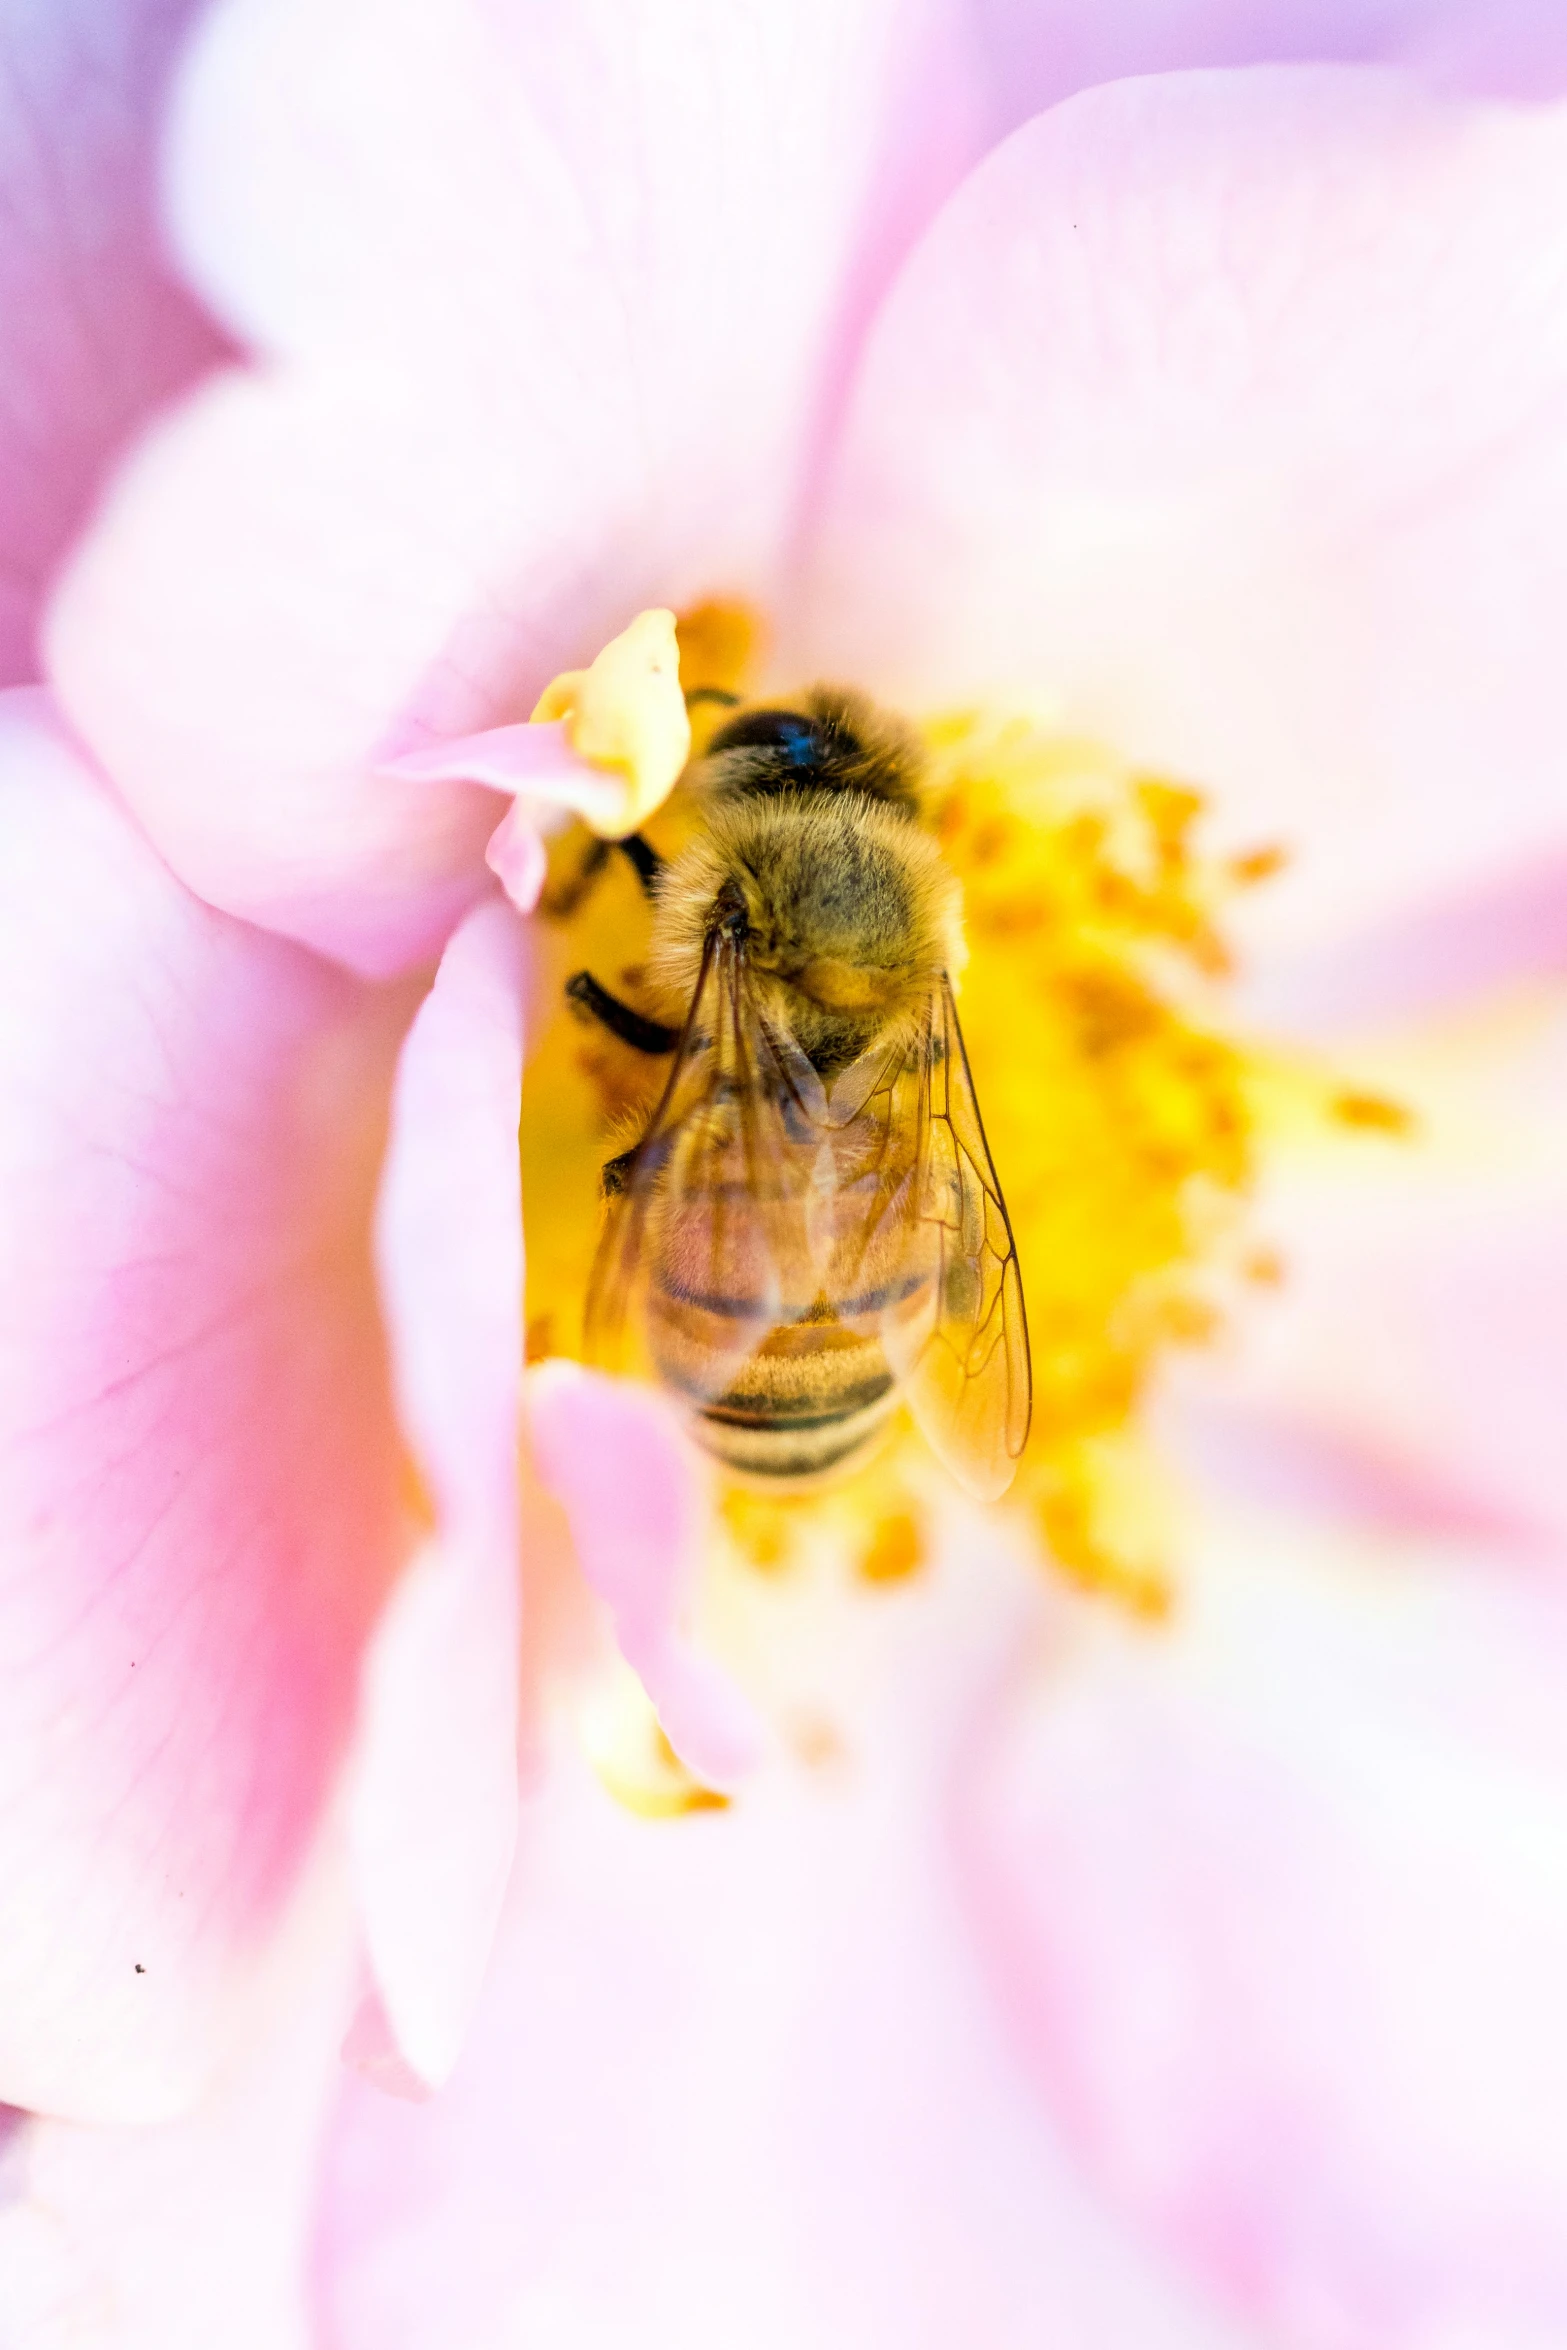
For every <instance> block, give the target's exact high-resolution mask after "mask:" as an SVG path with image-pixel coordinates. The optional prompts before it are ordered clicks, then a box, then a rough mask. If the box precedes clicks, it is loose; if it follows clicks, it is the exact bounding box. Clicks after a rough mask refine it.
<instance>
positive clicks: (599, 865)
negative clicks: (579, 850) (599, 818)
mask: <svg viewBox="0 0 1567 2350" xmlns="http://www.w3.org/2000/svg"><path fill="white" fill-rule="evenodd" d="M608 863H609V843H608V841H607V840H592V841H589V843H588V845H587V848H586V849H585V850H584V852H583V854H582V857H581V859H580V861H579V863H578V865H577V869H576V871H575V872H574V873H568V874H567V875H565V877H564V878H563V879H562V880H560V881H557V882H554V883H550V884H547V885H546V887H545V888H544V890H543V892H542V893H541V895H540V898H539V912H540V913H541V914H548V915H550V916H551V917H552V918H553V919H555V920H556V921H564V920H565V918H566V916H567V915H568V914H574V913H575V912H576V910H577V908H578V907H579V906H580V905H581V903H582V901H583V899H584V898H585V897H586V896H587V894H588V892H589V890H590V889H591V888H592V887H593V884H594V883H595V881H597V879H598V877H599V875H600V874H601V873H602V872H603V870H604V868H605V866H606V865H607V864H608Z"/></svg>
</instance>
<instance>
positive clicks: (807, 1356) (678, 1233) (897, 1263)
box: [567, 687, 1030, 1500]
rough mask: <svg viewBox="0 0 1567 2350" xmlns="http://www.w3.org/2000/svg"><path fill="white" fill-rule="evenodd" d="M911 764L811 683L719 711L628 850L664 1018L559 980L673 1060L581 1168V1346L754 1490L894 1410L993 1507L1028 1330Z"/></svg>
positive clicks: (1017, 1414) (882, 723)
mask: <svg viewBox="0 0 1567 2350" xmlns="http://www.w3.org/2000/svg"><path fill="white" fill-rule="evenodd" d="M714 698H717V697H714ZM723 698H724V699H726V700H727V699H730V697H723ZM922 766H923V754H922V752H921V749H920V746H919V744H918V742H917V740H916V738H915V737H914V736H913V735H912V734H911V733H910V732H909V731H908V730H907V729H905V728H904V727H903V726H902V725H901V723H900V722H899V721H897V720H896V719H894V718H892V717H890V716H889V715H888V714H886V713H885V712H883V711H881V710H879V709H877V708H875V707H874V706H873V705H871V704H870V703H868V702H866V701H865V700H863V699H862V698H861V697H860V696H858V695H855V694H851V693H847V692H843V691H840V690H837V689H834V688H828V687H820V688H817V689H815V690H813V691H812V692H810V693H808V694H806V695H804V696H802V697H801V699H800V701H799V703H798V705H797V706H795V707H792V708H788V709H784V708H771V707H768V708H756V707H753V708H742V709H739V710H738V711H737V713H736V715H734V716H733V717H731V718H729V719H728V720H727V721H726V722H725V723H723V724H722V725H720V727H719V728H718V731H717V732H716V733H715V734H714V735H713V736H712V737H711V739H710V741H709V742H708V744H707V747H706V750H705V752H704V753H703V754H702V756H701V757H700V759H699V760H698V761H696V762H695V763H694V764H693V766H692V767H691V768H690V769H689V770H688V772H687V782H688V785H689V787H690V790H691V793H692V795H693V798H694V805H695V807H696V810H697V813H698V829H697V831H696V833H695V836H694V838H693V839H692V840H691V841H690V843H689V845H688V846H687V847H686V848H685V849H684V850H683V851H682V852H681V853H680V854H679V855H678V856H676V857H674V858H673V859H671V860H669V861H668V862H665V861H663V860H661V859H659V858H658V857H657V856H656V855H655V854H654V852H653V851H652V849H651V848H650V847H649V846H648V844H647V843H646V842H644V841H642V840H640V839H634V840H632V841H628V842H624V843H622V844H621V845H622V847H623V848H624V849H625V851H626V853H627V854H628V855H629V856H630V858H631V860H632V862H633V864H634V865H635V866H636V868H637V870H638V872H639V874H640V876H641V878H642V881H643V885H644V888H645V889H646V890H647V893H648V895H649V896H650V898H651V900H652V905H653V928H652V943H651V949H650V952H649V956H648V960H647V964H646V976H647V981H648V986H649V991H650V993H651V995H652V996H653V998H654V999H656V1000H657V1002H658V1003H659V1004H660V1005H661V1006H662V1007H664V1008H665V1009H667V1010H668V1011H670V1012H671V1013H672V1014H673V1017H672V1019H670V1020H669V1021H667V1022H666V1021H664V1020H660V1019H655V1018H650V1017H648V1016H647V1015H646V1014H644V1013H642V1012H639V1011H637V1010H634V1009H633V1008H632V1007H630V1006H629V1005H626V1004H624V1003H622V1002H620V1001H618V1000H617V999H616V998H615V997H613V996H611V995H610V994H609V993H608V992H607V991H606V990H605V989H604V988H602V987H601V986H600V985H599V983H598V982H597V981H596V980H595V979H594V978H593V977H592V976H591V975H590V974H589V973H587V972H579V973H577V975H576V976H575V978H574V979H572V980H571V981H570V982H569V983H568V987H567V994H568V996H569V997H570V998H571V1000H572V1002H573V1003H574V1004H575V1005H576V1007H577V1008H578V1010H579V1012H580V1013H582V1014H583V1015H585V1016H589V1017H592V1018H594V1019H597V1020H599V1021H601V1022H602V1023H603V1024H604V1025H605V1026H606V1027H608V1028H610V1029H611V1030H613V1032H614V1033H615V1034H616V1035H618V1036H619V1037H621V1039H622V1040H623V1041H624V1042H625V1043H628V1044H630V1045H632V1046H634V1047H635V1048H636V1049H637V1050H638V1051H640V1052H643V1053H648V1054H668V1055H670V1056H671V1066H670V1070H669V1075H668V1080H667V1083H666V1084H665V1086H664V1089H663V1092H662V1094H661V1095H660V1097H659V1098H658V1100H657V1102H656V1105H655V1106H654V1108H653V1110H652V1112H651V1115H650V1116H649V1117H648V1118H647V1120H646V1123H645V1126H644V1127H643V1130H642V1131H641V1133H640V1135H639V1136H638V1137H637V1139H636V1140H635V1141H634V1142H633V1144H632V1145H631V1147H630V1148H629V1149H627V1150H624V1151H622V1152H621V1153H620V1154H619V1155H618V1156H617V1157H615V1158H613V1159H611V1160H610V1162H609V1163H608V1165H607V1166H606V1167H605V1169H604V1175H603V1187H604V1192H605V1197H606V1216H605V1223H604V1229H603V1233H602V1237H601V1239H600V1242H599V1247H598V1253H597V1257H596V1259H595V1262H594V1267H593V1272H592V1275H591V1278H590V1282H589V1289H588V1299H587V1313H586V1341H587V1353H588V1356H589V1359H590V1360H591V1361H594V1362H596V1363H598V1364H600V1365H601V1366H603V1367H605V1368H608V1369H614V1370H640V1371H642V1372H644V1373H649V1374H651V1376H653V1377H654V1378H655V1379H656V1380H657V1381H659V1382H660V1383H661V1384H662V1386H663V1387H665V1388H666V1389H667V1390H669V1391H670V1392H672V1393H673V1394H674V1395H675V1396H676V1397H677V1398H678V1399H679V1400H680V1402H681V1403H682V1404H683V1405H684V1406H685V1408H686V1409H687V1411H688V1413H689V1415H690V1424H691V1427H692V1431H693V1433H694V1434H695V1436H696V1437H697V1439H698V1440H699V1441H700V1442H701V1443H702V1444H703V1445H704V1446H705V1447H706V1448H707V1449H708V1450H709V1451H711V1452H713V1453H715V1454H716V1455H717V1456H718V1458H719V1459H720V1460H722V1461H723V1462H724V1463H726V1465H727V1466H728V1467H729V1468H730V1469H731V1470H734V1471H737V1472H739V1473H740V1474H742V1475H743V1476H745V1477H747V1478H748V1479H752V1480H765V1481H766V1482H768V1483H770V1484H775V1485H786V1486H787V1485H796V1486H797V1485H800V1484H804V1483H814V1482H817V1481H820V1480H822V1479H824V1478H825V1477H826V1476H827V1475H828V1474H829V1473H830V1472H832V1471H834V1470H836V1469H838V1468H840V1467H842V1466H845V1465H847V1464H850V1463H852V1462H853V1461H854V1460H855V1459H857V1458H858V1457H859V1456H860V1455H861V1454H863V1453H864V1451H865V1450H866V1448H867V1447H868V1446H869V1445H870V1444H871V1442H872V1440H873V1439H874V1438H875V1437H876V1435H877V1434H878V1432H879V1431H880V1430H881V1429H882V1428H883V1426H884V1425H885V1423H886V1422H887V1420H888V1419H889V1418H890V1416H891V1414H892V1413H893V1411H894V1409H895V1408H896V1406H897V1404H898V1402H899V1401H900V1399H901V1400H903V1401H905V1402H907V1404H908V1406H909V1408H910V1410H911V1411H912V1413H913V1416H914V1418H915V1421H916V1422H917V1424H918V1425H919V1427H920V1428H921V1430H922V1431H923V1433H924V1435H925V1437H926V1439H927V1440H928V1442H929V1443H930V1445H931V1447H932V1449H933V1450H934V1451H935V1452H936V1453H937V1455H938V1456H939V1457H940V1458H941V1459H942V1460H943V1461H944V1462H945V1463H946V1464H947V1465H948V1467H949V1468H950V1469H951V1470H952V1471H953V1472H954V1473H955V1474H956V1476H957V1477H958V1478H959V1479H960V1480H961V1482H962V1483H963V1484H964V1485H965V1486H967V1487H968V1489H969V1490H970V1491H971V1492H973V1493H975V1494H977V1495H979V1496H981V1497H982V1498H984V1499H987V1500H988V1499H994V1498H995V1497H996V1496H998V1495H999V1494H1001V1493H1003V1492H1004V1491H1005V1490H1006V1488H1007V1486H1008V1485H1009V1484H1010V1483H1011V1480H1012V1477H1013V1474H1014V1472H1015V1469H1016V1466H1017V1462H1018V1458H1019V1456H1020V1454H1021V1453H1022V1450H1023V1445H1024V1442H1025V1439H1026V1438H1027V1435H1028V1425H1029V1412H1030V1376H1029V1358H1028V1330H1027V1322H1026V1318H1025V1313H1024V1306H1023V1289H1022V1283H1021V1280H1020V1277H1019V1273H1018V1262H1017V1250H1016V1247H1015V1245H1014V1242H1013V1238H1012V1232H1011V1227H1010V1225H1009V1224H1008V1222H1007V1213H1006V1207H1005V1205H1004V1203H1003V1199H1002V1194H1001V1186H1000V1184H999V1182H998V1181H997V1179H996V1173H995V1169H994V1167H993V1166H992V1164H991V1159H990V1152H989V1149H988V1148H987V1145H986V1142H985V1130H984V1126H983V1123H982V1121H981V1119H980V1114H979V1105H978V1103H977V1102H976V1100H975V1098H974V1086H973V1080H972V1078H971V1076H970V1074H969V1065H968V1059H967V1055H966V1053H965V1051H964V1047H963V1037H962V1032H961V1030H960V1029H959V1026H958V1015H957V1007H956V1005H955V1003H954V1000H953V989H952V981H953V976H954V974H955V973H956V972H957V971H958V970H959V969H960V968H961V964H962V959H963V938H962V915H961V903H960V891H959V885H958V882H957V878H956V876H955V875H954V874H953V873H952V872H951V871H950V870H949V868H948V867H947V865H946V863H945V861H944V859H943V857H942V854H941V850H940V848H939V846H938V844H937V842H936V840H935V838H934V837H933V835H932V833H931V832H930V831H929V830H928V829H927V827H926V825H925V824H924V822H923V820H922V806H923V803H922Z"/></svg>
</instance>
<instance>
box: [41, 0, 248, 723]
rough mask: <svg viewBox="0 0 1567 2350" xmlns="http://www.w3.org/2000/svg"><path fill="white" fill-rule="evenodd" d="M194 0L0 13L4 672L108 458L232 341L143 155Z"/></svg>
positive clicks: (137, 0) (50, 3) (82, 0)
mask: <svg viewBox="0 0 1567 2350" xmlns="http://www.w3.org/2000/svg"><path fill="white" fill-rule="evenodd" d="M196 13H197V0H116V5H114V6H113V7H104V6H103V5H102V0H47V5H42V6H40V5H37V4H36V0H6V5H5V6H4V7H0V317H3V318H4V320H5V342H4V353H3V358H0V683H3V684H7V685H9V684H11V683H13V682H16V681H19V680H22V679H26V678H32V677H36V676H37V674H38V653H37V648H36V646H35V643H34V630H35V626H36V623H37V618H38V613H39V610H40V607H41V605H42V602H43V597H44V593H45V590H46V589H47V587H48V585H49V582H50V578H51V575H52V573H53V571H54V569H55V566H56V564H57V563H58V562H59V560H60V557H61V556H62V555H63V554H64V552H65V550H66V548H67V546H68V545H69V543H70V541H71V539H72V538H73V536H74V535H75V533H76V531H77V530H78V529H79V528H80V527H81V525H82V524H83V523H84V522H85V521H86V519H87V516H88V513H89V511H90V508H91V504H92V500H93V498H94V497H95V496H96V494H97V492H98V489H99V487H100V486H101V483H102V479H103V476H104V473H105V471H106V468H107V467H108V465H109V463H110V461H111V460H112V458H113V457H114V456H115V454H116V453H117V451H118V450H119V449H120V448H121V447H122V446H123V445H124V444H125V443H126V442H127V441H128V440H129V439H130V437H131V435H132V434H133V433H134V431H135V429H136V427H137V426H138V425H139V424H141V423H142V422H143V421H144V420H145V418H146V417H147V416H148V415H149V413H150V412H151V411H152V410H153V409H155V408H156V407H158V406H159V405H160V404H161V403H162V402H163V401H165V400H167V399H169V398H171V397H172V396H173V395H174V394H175V393H176V392H179V391H181V390H183V388H184V387H185V386H186V385H187V384H189V383H190V382H192V381H193V379H194V378H195V377H196V376H197V375H199V374H200V373H201V372H202V371H203V369H205V368H207V367H210V366H212V365H213V364H214V363H215V362H216V361H217V360H218V359H219V358H220V357H221V356H222V355H223V353H224V352H225V350H226V349H227V345H226V344H225V343H224V342H223V340H222V338H221V337H220V336H219V334H218V333H217V330H216V329H215V328H214V327H213V326H212V325H211V324H210V323H209V322H208V320H207V319H206V318H205V316H204V315H203V313H202V312H201V311H200V310H199V309H198V307H197V305H196V304H195V302H194V301H193V300H192V299H191V297H190V296H189V294H187V293H186V292H185V291H184V289H183V288H182V287H180V286H179V285H178V284H177V283H176V281H175V278H174V274H173V271H172V270H171V269H170V268H169V267H168V266H167V265H166V263H165V261H164V259H163V257H162V254H161V252H160V249H159V237H158V231H157V227H156V224H155V218H154V212H155V204H154V188H153V174H154V154H155V142H156V139H157V135H158V129H159V123H160V118H161V115H162V110H163V100H164V93H165V86H166V84H167V81H168V78H169V72H170V68H171V65H172V63H173V58H174V54H175V49H176V45H177V43H178V40H179V38H180V35H181V33H182V32H183V30H184V28H185V27H186V25H187V24H188V23H189V22H190V21H191V20H192V18H193V17H194V16H195V15H196Z"/></svg>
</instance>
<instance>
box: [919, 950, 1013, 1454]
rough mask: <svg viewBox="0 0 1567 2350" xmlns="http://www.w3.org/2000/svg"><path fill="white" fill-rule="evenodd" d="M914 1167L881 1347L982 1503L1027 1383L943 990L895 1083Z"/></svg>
mask: <svg viewBox="0 0 1567 2350" xmlns="http://www.w3.org/2000/svg"><path fill="white" fill-rule="evenodd" d="M897 1089H898V1090H899V1091H901V1093H902V1095H903V1100H902V1103H901V1105H898V1106H895V1107H894V1108H893V1110H892V1112H891V1116H892V1120H893V1122H894V1124H895V1125H900V1126H901V1125H906V1124H908V1123H910V1122H912V1123H913V1125H914V1127H915V1131H916V1135H917V1143H916V1161H917V1174H916V1178H915V1181H914V1183H913V1185H912V1186H911V1187H910V1189H909V1191H908V1192H907V1193H905V1194H903V1195H902V1196H901V1197H900V1202H899V1206H900V1211H901V1212H902V1213H903V1214H904V1215H905V1216H906V1218H907V1243H906V1245H907V1258H906V1262H907V1266H908V1274H907V1277H906V1279H905V1280H904V1282H903V1283H902V1285H901V1288H900V1292H899V1296H898V1298H897V1300H896V1301H895V1302H894V1303H893V1305H892V1307H891V1310H889V1312H888V1315H887V1318H886V1323H885V1328H884V1337H883V1344H884V1345H885V1347H886V1350H887V1356H888V1360H889V1361H890V1362H891V1364H892V1366H893V1369H894V1370H895V1372H896V1373H897V1375H898V1377H899V1378H900V1380H901V1381H902V1383H903V1387H904V1392H905V1394H906V1396H907V1399H908V1402H909V1406H910V1408H911V1410H912V1411H913V1414H914V1417H915V1419H916V1421H917V1422H918V1423H919V1426H920V1429H921V1431H922V1433H923V1434H924V1436H925V1438H926V1441H927V1442H928V1443H929V1445H930V1447H931V1449H932V1451H933V1452H935V1453H936V1454H937V1456H938V1457H939V1458H940V1459H941V1460H942V1461H944V1462H945V1463H946V1465H947V1467H948V1468H949V1469H951V1471H952V1472H953V1474H954V1476H956V1477H957V1478H958V1479H959V1480H960V1482H961V1483H962V1484H964V1485H966V1486H967V1487H968V1489H969V1491H970V1492H971V1493H973V1494H975V1495H977V1496H978V1498H979V1499H981V1500H983V1501H994V1500H996V1499H997V1498H998V1497H999V1496H1000V1495H1001V1494H1003V1493H1005V1491H1006V1489H1007V1487H1008V1486H1009V1485H1010V1484H1011V1482H1012V1479H1013V1477H1014V1475H1015V1474H1016V1471H1017V1464H1018V1461H1019V1460H1020V1458H1021V1457H1022V1452H1023V1447H1024V1445H1025V1443H1026V1442H1027V1440H1028V1427H1029V1419H1030V1415H1031V1412H1032V1408H1033V1386H1032V1378H1031V1374H1030V1370H1029V1359H1028V1321H1027V1317H1026V1314H1025V1311H1024V1306H1023V1284H1022V1280H1021V1277H1020V1275H1019V1272H1018V1262H1017V1246H1016V1243H1015V1242H1014V1240H1013V1237H1012V1227H1011V1225H1010V1224H1009V1222H1008V1221H1007V1211H1006V1203H1005V1201H1004V1200H1003V1198H1002V1196H1001V1186H1000V1184H999V1182H998V1181H997V1180H996V1171H995V1168H994V1167H993V1165H992V1164H991V1158H990V1150H989V1146H988V1145H987V1143H986V1141H985V1129H984V1124H983V1122H982V1120H981V1118H980V1114H979V1104H978V1102H977V1101H976V1100H975V1098H974V1080H973V1078H972V1076H971V1075H970V1073H969V1065H968V1055H967V1053H966V1052H965V1051H964V1049H963V1035H962V1031H961V1029H960V1028H959V1026H958V1013H957V1006H956V1004H955V1003H954V1002H953V1000H952V989H951V987H950V986H949V984H948V983H947V981H946V980H945V979H943V980H942V982H941V985H940V987H939V988H938V989H937V991H936V993H935V995H934V997H933V998H932V1002H931V1008H930V1015H929V1020H928V1023H927V1026H926V1030H925V1033H924V1037H923V1039H922V1042H921V1045H920V1047H919V1048H918V1049H917V1050H916V1052H915V1053H914V1054H913V1055H911V1057H910V1059H909V1061H908V1063H907V1065H906V1066H905V1068H904V1070H903V1072H902V1073H901V1075H900V1077H899V1079H898V1080H897Z"/></svg>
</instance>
